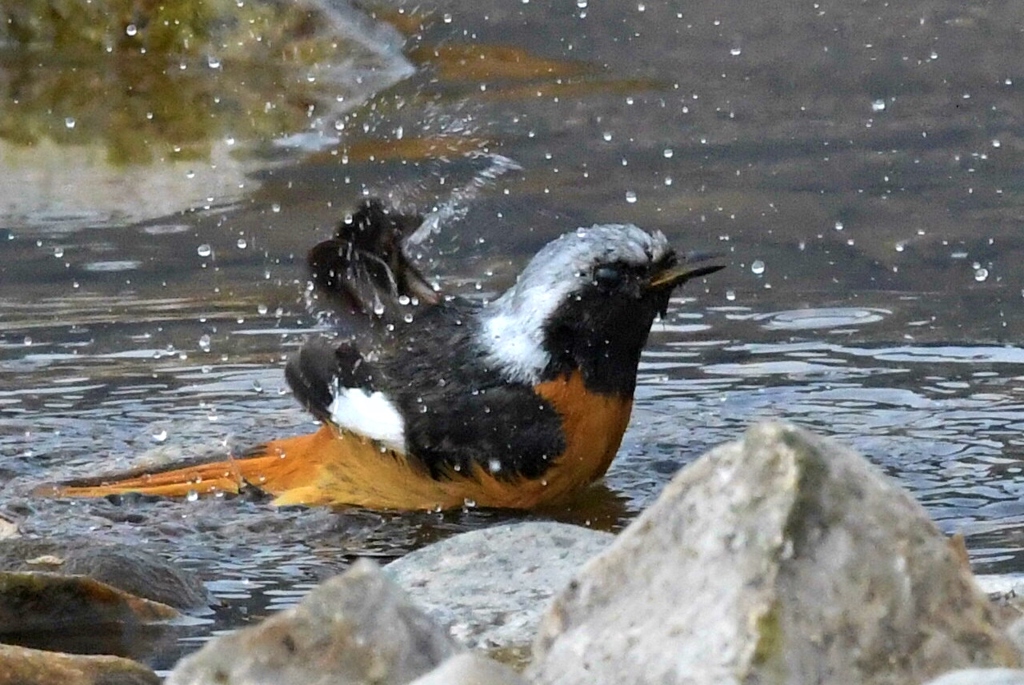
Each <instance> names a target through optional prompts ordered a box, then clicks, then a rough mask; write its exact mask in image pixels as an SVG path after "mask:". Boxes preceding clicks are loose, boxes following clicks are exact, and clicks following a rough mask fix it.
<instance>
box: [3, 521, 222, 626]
mask: <svg viewBox="0 0 1024 685" xmlns="http://www.w3.org/2000/svg"><path fill="white" fill-rule="evenodd" d="M0 571H15V572H24V571H32V572H36V571H44V572H50V573H61V574H64V575H82V576H88V577H90V578H93V579H94V580H98V581H100V582H101V583H106V584H107V585H110V586H112V587H115V588H117V589H119V590H123V591H125V592H127V593H129V594H132V595H136V596H138V597H144V598H145V599H151V600H153V601H155V602H160V603H162V604H167V605H170V606H172V607H176V608H178V609H195V608H199V607H206V606H209V604H210V597H209V594H208V593H207V591H206V588H205V587H204V586H203V583H202V581H201V580H200V579H199V577H198V576H196V575H194V574H191V573H188V572H186V571H184V570H182V569H179V568H178V567H176V566H174V565H173V564H171V563H170V562H168V561H165V560H164V559H163V558H161V557H159V556H157V555H155V554H151V553H149V552H147V551H145V550H142V549H139V548H137V547H131V546H129V545H115V544H109V543H97V542H96V541H95V540H89V539H86V538H71V539H62V538H51V539H47V540H34V539H26V538H17V539H10V540H3V541H0Z"/></svg>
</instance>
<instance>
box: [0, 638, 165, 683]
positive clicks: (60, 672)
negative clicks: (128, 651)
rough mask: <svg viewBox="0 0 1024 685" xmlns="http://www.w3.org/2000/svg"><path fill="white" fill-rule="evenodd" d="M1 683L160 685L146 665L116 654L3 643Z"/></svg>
mask: <svg viewBox="0 0 1024 685" xmlns="http://www.w3.org/2000/svg"><path fill="white" fill-rule="evenodd" d="M0 682H2V683H17V684H18V685H159V683H160V678H159V677H158V676H157V675H156V673H154V672H153V671H151V670H150V669H148V668H146V667H145V666H143V665H142V664H137V663H135V662H134V661H131V660H130V659H122V658H120V657H116V656H83V655H79V654H60V653H57V652H46V651H42V650H39V649H28V648H26V647H15V646H14V645H5V644H0Z"/></svg>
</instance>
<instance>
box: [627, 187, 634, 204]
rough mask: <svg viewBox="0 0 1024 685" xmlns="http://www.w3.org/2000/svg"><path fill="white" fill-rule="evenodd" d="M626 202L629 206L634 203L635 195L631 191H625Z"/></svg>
mask: <svg viewBox="0 0 1024 685" xmlns="http://www.w3.org/2000/svg"><path fill="white" fill-rule="evenodd" d="M626 202H628V203H629V204H633V203H634V202H636V193H635V192H633V191H632V190H627V191H626Z"/></svg>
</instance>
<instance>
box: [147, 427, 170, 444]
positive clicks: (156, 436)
mask: <svg viewBox="0 0 1024 685" xmlns="http://www.w3.org/2000/svg"><path fill="white" fill-rule="evenodd" d="M150 437H151V438H152V439H153V442H155V443H162V442H167V431H165V430H163V429H162V428H161V429H160V430H158V431H157V432H155V433H153V434H152V435H151V436H150Z"/></svg>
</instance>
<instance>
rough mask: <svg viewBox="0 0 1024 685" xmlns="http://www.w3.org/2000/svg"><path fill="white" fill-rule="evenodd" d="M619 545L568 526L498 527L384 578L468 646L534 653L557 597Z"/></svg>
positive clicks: (389, 569) (451, 542)
mask: <svg viewBox="0 0 1024 685" xmlns="http://www.w3.org/2000/svg"><path fill="white" fill-rule="evenodd" d="M614 539H615V536H613V535H611V534H610V533H603V532H600V531H595V530H590V529H589V528H581V527H580V526H571V525H568V524H564V523H550V522H543V521H538V522H529V523H518V524H511V525H502V526H495V527H493V528H487V529H484V530H475V531H472V532H469V533H463V534H461V535H456V536H454V537H451V538H448V539H447V540H443V541H441V542H438V543H435V544H433V545H430V546H428V547H424V548H423V549H420V550H417V551H415V552H413V553H411V554H409V555H407V556H405V557H403V558H401V559H399V560H398V561H395V562H392V563H391V564H389V565H388V566H386V567H385V568H384V572H385V573H386V574H387V575H388V576H390V577H392V578H394V579H395V582H397V583H398V584H399V585H400V586H401V587H402V588H404V589H405V591H406V592H408V593H409V595H410V596H411V597H412V598H413V599H414V600H415V602H416V604H417V606H421V607H423V608H424V609H425V610H426V612H427V613H428V614H430V615H431V616H432V617H433V618H434V619H435V620H437V621H438V622H440V623H442V624H444V625H447V626H448V627H449V631H450V633H451V635H452V637H454V638H455V639H456V640H458V641H459V642H461V643H462V644H464V645H467V646H469V647H483V648H495V647H500V648H505V649H515V648H518V649H523V650H528V649H529V646H530V642H531V641H532V640H533V636H534V635H535V634H536V631H537V625H538V623H539V622H540V617H541V613H542V612H543V610H544V608H545V607H546V606H547V605H548V603H549V601H550V599H551V598H552V597H553V596H554V594H555V593H556V592H557V591H559V590H561V589H562V588H563V587H565V585H566V584H567V583H568V582H569V580H570V579H571V578H572V577H573V575H575V574H576V573H577V572H578V571H579V569H580V567H581V566H582V565H583V563H584V562H585V561H587V560H588V559H590V558H591V557H593V556H595V555H596V554H597V553H599V552H601V551H604V550H605V549H606V548H607V547H608V545H609V544H611V542H612V540H614Z"/></svg>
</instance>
